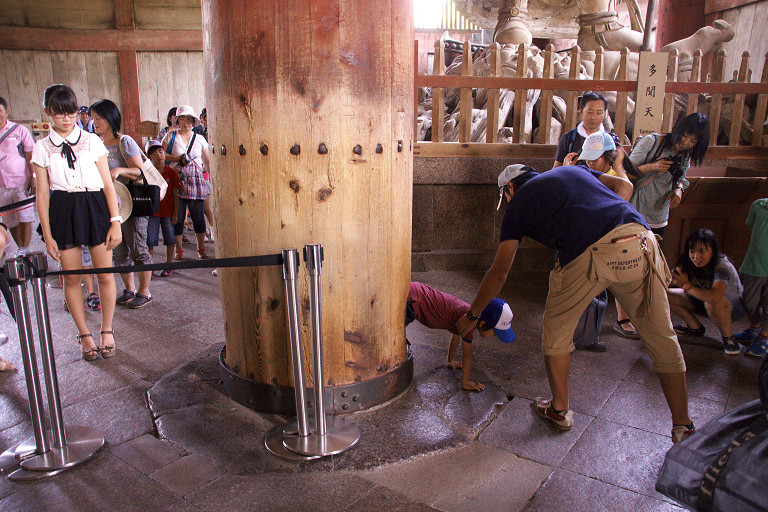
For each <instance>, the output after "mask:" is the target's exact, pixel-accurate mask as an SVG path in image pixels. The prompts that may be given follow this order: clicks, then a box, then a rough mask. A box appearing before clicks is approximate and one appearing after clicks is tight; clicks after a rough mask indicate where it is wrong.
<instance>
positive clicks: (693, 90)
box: [414, 41, 768, 159]
mask: <svg viewBox="0 0 768 512" xmlns="http://www.w3.org/2000/svg"><path fill="white" fill-rule="evenodd" d="M441 44H442V43H441V42H440V41H437V42H436V43H435V58H434V71H433V73H434V74H432V75H418V74H417V75H416V77H415V87H416V92H417V91H418V88H419V87H429V88H431V89H432V141H431V142H429V141H426V142H425V141H420V142H417V143H416V144H415V147H414V156H421V157H425V156H432V157H435V156H440V157H457V156H476V157H517V158H551V157H553V156H554V153H555V145H556V144H557V141H556V140H551V137H552V135H551V129H550V128H551V122H552V117H551V115H547V114H548V113H550V112H552V103H553V99H552V98H553V94H554V91H556V90H558V91H566V96H565V98H564V99H565V103H566V115H565V119H564V123H563V127H562V132H561V133H565V132H566V131H568V130H571V129H573V128H575V127H576V125H577V123H578V112H577V109H578V105H577V103H578V97H579V94H580V93H581V92H584V91H615V92H616V93H617V100H616V104H617V106H618V105H626V103H627V98H628V97H629V95H630V94H631V93H635V92H636V91H637V81H635V80H628V79H627V76H628V57H629V51H628V50H626V49H625V50H624V51H623V52H622V53H621V58H620V63H619V68H618V74H617V76H618V79H616V80H605V79H603V77H604V72H603V68H604V66H603V58H604V52H603V51H602V48H601V49H599V50H598V51H597V52H596V59H595V71H594V75H593V76H594V78H593V79H592V80H582V79H579V78H578V76H579V70H580V63H581V52H580V50H579V48H578V47H575V48H573V49H572V50H571V62H570V73H569V78H568V79H555V78H553V77H554V63H555V62H554V54H555V52H554V49H553V46H552V45H549V46H548V47H547V49H546V50H545V51H544V72H543V76H544V78H526V73H527V69H526V66H527V62H528V59H527V53H528V48H527V47H526V45H519V47H518V52H517V54H518V60H517V62H518V66H517V76H516V77H502V76H501V58H500V46H499V45H498V43H494V44H493V45H491V47H490V48H489V50H488V51H489V59H488V60H489V63H490V73H489V74H490V76H483V77H480V76H473V73H472V69H473V66H472V55H471V52H470V43H469V42H465V43H464V47H463V56H462V65H461V75H445V65H444V53H443V48H442V46H441ZM725 57H726V52H725V50H720V51H719V52H718V53H717V55H716V56H715V61H714V68H713V69H714V72H713V73H712V78H713V80H712V81H711V82H708V81H706V79H705V80H704V81H702V78H701V62H702V53H701V50H696V52H695V53H694V56H693V64H692V71H691V78H690V81H688V82H677V81H676V76H677V69H678V55H677V51H676V50H675V52H674V53H670V56H669V62H668V77H669V78H668V79H667V82H666V86H665V91H664V92H665V98H664V111H663V117H662V131H671V129H672V123H673V114H674V103H675V96H676V95H678V94H685V95H687V96H688V102H687V109H686V112H685V113H686V115H687V114H690V113H693V112H696V111H697V110H698V107H699V104H698V99H699V97H698V95H699V94H700V93H704V94H709V95H711V97H712V107H711V110H710V116H709V118H710V134H711V140H710V148H709V151H708V153H707V158H708V159H758V158H768V147H764V146H763V133H764V128H763V123H764V121H765V118H766V107H767V106H768V54H767V55H766V63H765V65H764V67H763V73H762V78H761V81H760V82H758V83H750V82H749V79H750V75H751V72H750V70H749V60H750V54H749V52H748V51H745V52H744V53H743V55H742V59H741V65H740V68H739V70H738V72H734V74H733V77H734V79H735V81H733V82H725V78H726V71H725V66H724V63H725ZM446 88H459V89H460V90H461V92H460V104H459V105H460V106H459V108H460V112H459V141H458V143H456V142H443V141H444V138H445V134H444V124H445V89H446ZM479 88H484V89H487V90H488V101H487V104H486V105H487V107H488V108H489V110H488V114H487V120H488V122H487V127H486V136H485V142H481V143H472V142H471V141H470V139H471V129H472V123H471V116H472V107H473V101H472V90H473V89H479ZM501 89H511V90H514V91H515V103H514V111H513V112H514V114H513V126H512V140H513V143H512V144H508V143H498V131H499V130H498V112H499V94H500V90H501ZM532 89H538V90H540V91H541V112H543V113H547V114H544V115H542V116H541V117H542V119H541V124H540V126H539V131H538V137H537V140H536V141H535V142H531V143H521V141H522V134H523V131H524V127H525V116H524V113H525V101H526V99H527V91H528V90H532ZM748 94H756V95H757V104H756V109H755V120H756V122H755V123H754V126H753V133H752V139H751V144H750V145H740V144H739V140H740V136H741V127H742V118H743V114H744V105H745V98H746V95H748ZM728 95H732V96H733V97H734V109H733V118H732V121H731V128H730V132H729V135H730V137H729V143H728V145H727V146H718V145H717V135H718V132H719V131H720V114H721V107H722V101H723V98H724V97H726V96H728ZM441 107H442V108H441ZM626 122H627V111H626V109H625V108H618V107H617V108H616V114H615V119H613V125H614V130H615V132H616V134H617V135H619V137H620V138H621V140H622V141H626V139H625V135H626V131H627V130H626Z"/></svg>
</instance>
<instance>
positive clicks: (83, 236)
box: [48, 190, 109, 249]
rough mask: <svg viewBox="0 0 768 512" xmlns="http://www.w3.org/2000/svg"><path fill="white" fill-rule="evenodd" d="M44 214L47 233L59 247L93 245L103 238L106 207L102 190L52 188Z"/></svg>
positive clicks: (105, 228) (107, 226) (105, 227)
mask: <svg viewBox="0 0 768 512" xmlns="http://www.w3.org/2000/svg"><path fill="white" fill-rule="evenodd" d="M48 213H49V215H48V218H49V219H50V223H51V234H52V235H53V239H54V240H56V243H57V244H58V245H59V248H60V249H65V248H69V247H73V246H76V245H87V246H89V247H93V246H95V245H100V244H103V243H104V242H105V241H106V240H107V231H109V207H107V199H106V197H105V196H104V192H103V191H102V190H98V191H87V192H62V191H60V190H54V191H53V193H52V194H51V202H50V208H49V212H48Z"/></svg>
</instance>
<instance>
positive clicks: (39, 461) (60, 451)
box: [21, 427, 104, 472]
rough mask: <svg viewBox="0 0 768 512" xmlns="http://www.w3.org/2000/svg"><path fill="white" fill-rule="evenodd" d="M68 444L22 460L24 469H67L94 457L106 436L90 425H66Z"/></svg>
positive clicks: (48, 470) (44, 470)
mask: <svg viewBox="0 0 768 512" xmlns="http://www.w3.org/2000/svg"><path fill="white" fill-rule="evenodd" d="M64 431H65V433H66V438H67V444H66V446H64V447H62V448H51V450H50V451H49V452H46V453H43V454H41V455H36V456H34V457H30V458H29V459H27V460H25V461H22V463H21V467H22V469H26V470H28V471H43V472H51V471H54V470H57V469H66V468H70V467H72V466H75V465H77V464H80V463H81V462H85V461H87V460H88V459H90V458H91V457H93V456H94V455H95V454H96V452H97V451H99V449H100V448H101V447H102V446H104V436H103V435H102V434H101V432H99V431H98V430H96V429H94V428H90V427H65V430H64Z"/></svg>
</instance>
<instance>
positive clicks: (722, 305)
mask: <svg viewBox="0 0 768 512" xmlns="http://www.w3.org/2000/svg"><path fill="white" fill-rule="evenodd" d="M704 307H705V308H706V310H707V314H708V315H709V318H711V319H712V321H713V322H715V325H716V326H717V328H718V329H720V334H722V336H723V337H724V338H728V337H730V336H733V325H732V324H731V309H732V308H733V306H732V305H731V301H729V300H728V299H727V298H725V296H723V298H721V299H720V300H719V301H718V302H716V303H712V302H705V303H704Z"/></svg>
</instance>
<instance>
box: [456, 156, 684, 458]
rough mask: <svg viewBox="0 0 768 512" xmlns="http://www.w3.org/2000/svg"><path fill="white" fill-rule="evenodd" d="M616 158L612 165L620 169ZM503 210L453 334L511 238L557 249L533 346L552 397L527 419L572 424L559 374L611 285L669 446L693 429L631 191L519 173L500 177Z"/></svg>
mask: <svg viewBox="0 0 768 512" xmlns="http://www.w3.org/2000/svg"><path fill="white" fill-rule="evenodd" d="M623 159H624V156H623V154H621V153H619V154H618V156H617V157H616V161H615V162H614V166H615V167H616V168H618V167H619V166H621V165H622V161H623ZM504 178H505V179H507V180H508V181H507V183H505V185H504V188H503V190H502V193H503V194H504V196H505V197H506V198H507V201H508V202H509V204H508V205H507V208H506V210H505V211H504V217H503V218H502V221H501V229H500V233H501V234H500V243H499V248H498V250H497V252H496V257H495V258H494V261H493V264H492V265H491V268H490V269H488V272H486V274H485V277H484V278H483V281H482V283H481V285H480V289H479V290H478V292H477V296H476V297H475V300H474V301H473V302H472V305H471V307H470V310H469V311H468V312H467V314H466V315H464V316H463V317H460V318H459V320H458V322H457V325H456V327H457V329H458V331H459V333H460V334H462V335H466V334H467V333H468V332H471V331H472V330H473V329H474V328H475V326H476V325H477V320H476V317H475V315H474V314H473V312H474V311H482V310H483V309H484V308H485V306H486V305H487V304H488V303H490V301H491V299H492V298H493V297H494V296H495V295H496V294H497V293H498V292H499V290H501V287H502V286H503V285H504V283H505V281H506V280H507V275H508V273H509V269H510V268H511V267H512V263H513V262H514V260H515V255H516V254H517V248H518V246H519V244H520V240H522V238H523V237H525V236H528V237H530V238H532V239H534V240H536V241H538V242H540V243H543V244H544V245H546V246H547V247H550V248H553V249H556V250H557V251H558V262H557V264H556V265H555V268H554V269H553V270H552V272H551V273H550V277H549V293H548V294H547V302H546V306H545V309H544V321H543V336H542V349H543V352H544V362H545V365H546V368H547V377H548V379H549V385H550V388H551V391H552V398H544V397H537V398H536V399H535V401H534V407H535V410H536V413H537V414H538V415H539V416H540V417H542V418H543V419H544V420H546V421H548V422H551V423H553V424H554V425H555V426H556V427H557V428H560V429H562V430H569V429H570V428H571V427H572V426H573V411H571V410H570V408H569V389H568V377H569V373H570V368H571V352H572V351H573V330H574V328H575V327H576V324H577V322H578V320H579V315H581V313H582V312H583V311H584V308H585V307H586V306H587V304H589V302H590V301H591V300H592V298H593V297H595V296H596V295H597V294H598V293H600V292H602V291H603V290H605V289H606V288H610V289H611V291H612V292H613V294H614V296H616V297H617V298H618V299H619V300H620V301H621V302H622V304H625V305H626V306H627V310H628V312H629V314H630V317H631V318H632V321H633V323H634V324H635V326H636V327H637V330H638V331H639V332H640V335H641V337H642V340H643V345H644V347H645V348H646V350H647V352H648V354H649V355H650V357H651V360H652V361H653V369H654V371H655V372H656V373H657V375H658V377H659V381H660V382H661V387H662V389H663V391H664V396H665V398H666V400H667V405H668V406H669V409H670V411H671V413H672V424H673V426H672V441H673V442H675V443H676V442H678V441H681V440H683V439H685V438H686V437H688V436H689V435H690V434H691V433H693V432H694V431H695V430H696V429H695V428H694V426H693V423H692V422H691V418H690V416H689V414H688V391H687V385H686V379H685V361H684V360H683V354H682V351H681V350H680V345H679V344H678V342H677V336H676V335H675V331H674V329H673V328H672V321H671V319H670V316H669V302H668V300H667V293H666V287H667V285H668V284H669V281H670V280H671V275H670V272H669V267H668V266H667V264H666V261H665V260H664V256H663V254H662V252H661V249H659V246H658V243H657V241H656V237H655V236H654V235H653V233H652V232H651V231H650V229H649V228H648V225H647V224H646V222H645V220H644V219H643V216H642V215H640V214H639V213H638V212H637V210H635V209H634V207H633V206H632V205H631V204H629V202H627V199H628V198H629V197H630V196H631V195H632V190H633V187H632V184H631V183H630V182H628V181H626V180H624V179H621V178H618V177H616V176H609V175H607V174H603V173H600V172H598V171H594V170H591V169H588V168H584V167H581V166H570V167H560V168H558V169H553V170H551V171H549V172H546V173H543V174H538V173H537V172H535V171H529V170H526V169H525V168H520V169H517V170H516V171H515V172H513V173H507V174H506V175H505V176H504Z"/></svg>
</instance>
